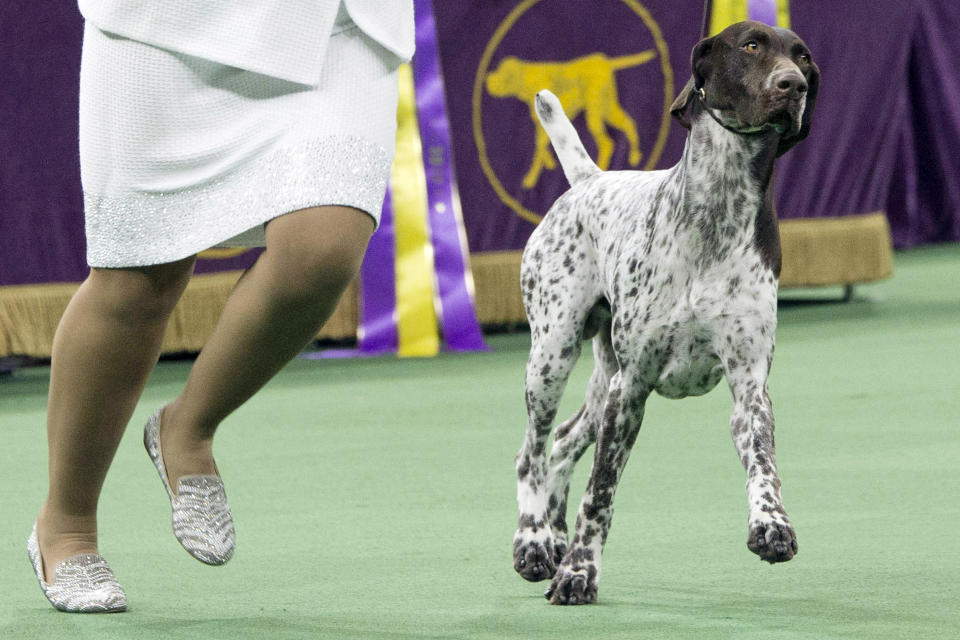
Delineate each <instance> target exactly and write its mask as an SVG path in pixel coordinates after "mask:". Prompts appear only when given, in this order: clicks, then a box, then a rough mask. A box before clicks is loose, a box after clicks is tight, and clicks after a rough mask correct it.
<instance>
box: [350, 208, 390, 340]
mask: <svg viewBox="0 0 960 640" xmlns="http://www.w3.org/2000/svg"><path fill="white" fill-rule="evenodd" d="M395 256H396V234H395V232H394V226H393V200H392V199H391V197H390V190H389V189H388V190H387V193H386V197H385V198H384V200H383V211H382V213H381V217H380V226H379V227H378V228H377V231H376V232H375V233H374V234H373V236H372V237H371V238H370V244H369V246H368V247H367V254H366V257H365V258H364V260H363V265H362V267H361V268H360V329H359V331H358V334H359V336H358V337H359V340H358V343H359V344H358V349H359V351H360V352H361V353H363V354H366V355H375V354H378V353H387V352H395V351H396V350H397V348H398V346H399V344H400V343H399V337H398V335H397V313H396V312H397V287H396V276H395V271H394V260H395Z"/></svg>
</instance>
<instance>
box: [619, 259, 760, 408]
mask: <svg viewBox="0 0 960 640" xmlns="http://www.w3.org/2000/svg"><path fill="white" fill-rule="evenodd" d="M660 273H665V274H667V275H666V276H661V277H659V278H655V279H652V283H651V284H652V287H648V288H647V291H646V292H645V294H646V295H640V296H638V298H636V299H635V300H634V301H633V303H632V304H628V305H626V306H627V307H629V310H625V313H627V314H629V313H633V314H635V316H636V317H638V319H639V321H640V325H639V327H636V328H639V329H640V334H641V335H643V336H645V338H644V344H643V348H642V350H643V352H644V353H645V354H647V357H648V358H649V362H648V363H647V366H646V367H644V368H645V369H646V370H647V375H648V376H649V378H648V379H649V381H650V384H651V385H652V386H653V388H654V389H655V390H656V391H657V392H658V393H660V394H661V395H663V396H666V397H668V398H681V397H685V396H696V395H701V394H704V393H706V392H708V391H710V390H711V389H713V388H714V387H715V386H716V385H717V383H718V382H719V381H720V380H721V379H722V377H723V366H722V359H724V358H725V355H726V354H725V351H726V347H727V346H728V345H729V344H730V343H731V342H732V341H733V340H738V341H739V340H741V339H742V336H738V335H736V334H737V333H738V332H739V333H745V332H748V331H756V332H757V333H758V337H759V336H760V335H762V334H767V333H768V332H769V334H770V335H771V336H772V333H773V330H774V326H775V323H776V284H775V281H774V280H773V279H772V278H770V277H769V274H767V273H765V270H764V269H762V268H761V267H759V262H758V261H757V260H756V257H755V256H754V255H751V252H750V251H747V252H746V253H745V254H743V255H742V256H737V257H731V258H728V259H727V260H724V261H723V262H722V263H719V264H715V265H714V266H713V267H712V268H710V269H708V270H707V271H705V272H697V271H695V268H694V265H693V264H692V263H690V262H687V261H677V262H675V263H674V262H671V261H670V260H665V261H664V262H662V264H661V270H660Z"/></svg>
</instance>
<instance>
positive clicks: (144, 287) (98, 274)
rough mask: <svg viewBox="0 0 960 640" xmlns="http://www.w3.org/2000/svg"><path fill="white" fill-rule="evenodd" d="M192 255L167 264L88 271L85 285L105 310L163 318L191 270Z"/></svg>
mask: <svg viewBox="0 0 960 640" xmlns="http://www.w3.org/2000/svg"><path fill="white" fill-rule="evenodd" d="M195 261H196V257H195V256H191V257H189V258H186V259H184V260H179V261H177V262H171V263H168V264H160V265H151V266H146V267H128V268H121V269H99V268H94V269H91V270H90V276H89V278H88V280H87V283H86V285H87V286H88V287H90V288H91V289H92V292H93V293H94V294H95V295H96V296H97V298H98V302H99V303H100V304H102V305H103V306H104V307H105V310H108V311H112V312H115V313H117V314H123V315H125V316H126V317H130V318H143V319H151V318H156V319H161V318H162V319H165V318H166V317H167V316H169V314H170V313H171V312H172V311H173V308H174V307H175V306H176V304H177V301H178V300H179V299H180V296H182V295H183V291H184V289H185V288H186V286H187V283H188V282H189V280H190V275H191V274H192V273H193V265H194V262H195Z"/></svg>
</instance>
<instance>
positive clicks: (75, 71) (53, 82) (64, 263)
mask: <svg viewBox="0 0 960 640" xmlns="http://www.w3.org/2000/svg"><path fill="white" fill-rule="evenodd" d="M82 31H83V20H82V18H81V17H80V13H79V11H77V8H76V6H75V5H74V4H73V3H72V2H11V1H9V0H7V1H6V2H0V78H2V79H3V89H2V90H0V286H2V285H9V284H32V283H37V282H72V281H78V280H82V279H83V278H84V277H85V276H86V274H87V264H86V242H85V240H84V236H83V195H82V193H81V191H80V164H79V157H78V156H79V154H78V150H77V105H78V99H77V98H78V96H77V92H78V89H79V74H80V45H81V40H82Z"/></svg>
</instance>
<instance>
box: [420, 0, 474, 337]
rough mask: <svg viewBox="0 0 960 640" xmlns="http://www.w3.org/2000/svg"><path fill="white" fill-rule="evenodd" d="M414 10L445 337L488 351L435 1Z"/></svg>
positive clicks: (422, 1) (425, 156) (422, 129)
mask: <svg viewBox="0 0 960 640" xmlns="http://www.w3.org/2000/svg"><path fill="white" fill-rule="evenodd" d="M414 11H415V13H416V22H417V53H416V55H415V56H414V58H413V75H414V79H415V82H416V98H417V114H418V116H419V120H420V140H421V142H422V149H423V166H424V167H426V168H427V204H428V207H429V219H430V232H431V233H430V235H431V237H432V240H433V256H434V267H435V270H436V275H437V292H438V295H439V305H438V306H439V308H440V311H441V324H442V328H443V337H444V339H445V341H446V344H447V348H448V349H451V350H453V351H479V350H485V349H486V348H487V346H486V344H484V342H483V334H482V333H481V332H480V325H479V324H478V323H477V318H476V314H475V311H474V305H473V277H472V275H471V272H470V267H469V263H468V256H469V251H468V250H467V237H466V232H465V230H464V226H463V216H462V214H461V211H460V198H459V196H458V195H457V192H456V181H455V179H454V173H453V145H452V144H451V141H450V122H449V120H448V118H447V108H446V98H445V94H444V88H443V74H442V72H441V68H440V58H439V51H438V48H437V29H436V23H435V21H434V18H433V9H432V5H431V2H430V0H419V1H418V2H416V3H414Z"/></svg>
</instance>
